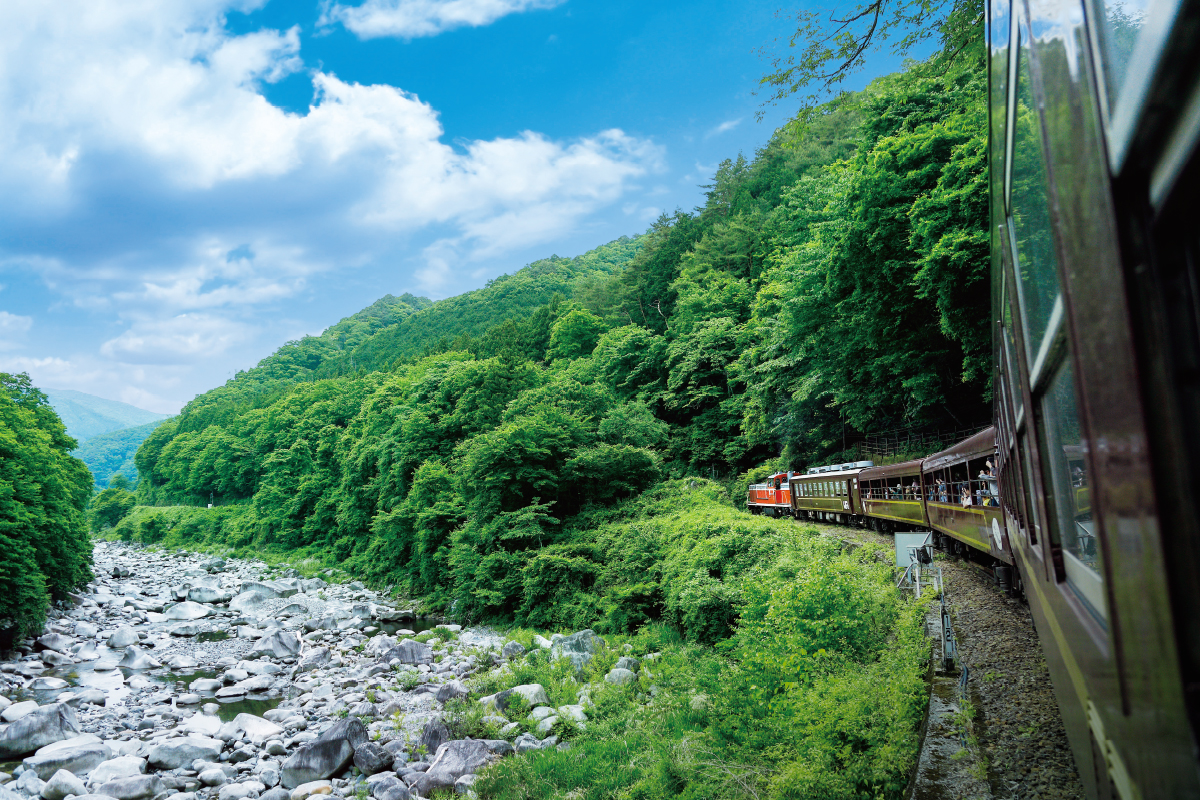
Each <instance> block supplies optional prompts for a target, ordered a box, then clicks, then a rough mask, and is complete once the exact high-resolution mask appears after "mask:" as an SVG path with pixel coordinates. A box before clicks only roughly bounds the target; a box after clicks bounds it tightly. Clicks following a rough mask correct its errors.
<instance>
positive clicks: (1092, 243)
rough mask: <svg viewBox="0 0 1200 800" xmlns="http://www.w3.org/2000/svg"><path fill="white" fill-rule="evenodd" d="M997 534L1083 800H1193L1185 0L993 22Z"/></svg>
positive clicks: (992, 14) (1194, 305) (1191, 182)
mask: <svg viewBox="0 0 1200 800" xmlns="http://www.w3.org/2000/svg"><path fill="white" fill-rule="evenodd" d="M986 10H987V13H986V25H987V29H986V41H987V44H988V49H989V57H988V84H989V86H988V90H989V97H990V102H989V104H988V105H989V126H990V128H989V131H990V137H989V138H990V141H989V159H988V160H989V166H990V176H991V181H990V207H991V223H990V229H991V236H990V238H991V255H992V276H993V280H992V292H991V294H992V305H993V313H992V316H991V325H992V334H993V335H992V340H993V352H994V362H995V366H996V372H995V379H994V387H995V399H996V403H995V415H994V416H995V420H996V424H997V445H998V453H997V455H998V458H999V463H998V466H999V478H1000V502H1001V512H1002V513H1003V515H1004V518H1005V527H1006V528H1007V531H1008V535H1009V543H1010V546H1011V548H1012V550H1013V553H1014V556H1015V559H1014V560H1015V563H1016V566H1017V568H1018V571H1019V572H1020V575H1021V578H1022V580H1023V584H1024V588H1025V595H1026V597H1027V598H1028V599H1029V605H1030V608H1031V610H1032V612H1033V616H1034V619H1035V621H1036V627H1037V632H1038V636H1039V639H1040V640H1041V644H1042V648H1043V650H1044V651H1045V653H1046V661H1047V665H1048V667H1049V670H1050V675H1051V678H1052V681H1053V684H1054V689H1055V693H1056V695H1057V696H1058V700H1059V706H1060V708H1061V710H1062V714H1063V722H1064V724H1065V726H1066V729H1067V734H1068V736H1069V738H1070V740H1071V749H1072V751H1073V752H1074V754H1075V758H1076V763H1077V764H1078V766H1079V772H1080V776H1081V778H1082V779H1083V782H1084V786H1085V789H1086V791H1087V793H1088V795H1089V796H1090V797H1093V798H1110V797H1118V798H1122V800H1134V799H1135V798H1145V800H1149V798H1159V797H1164V798H1166V797H1170V798H1185V797H1186V798H1198V797H1200V769H1198V766H1200V765H1198V762H1197V736H1198V734H1200V613H1198V612H1200V577H1198V576H1200V492H1197V491H1196V486H1197V485H1198V481H1200V464H1198V462H1197V454H1198V453H1200V312H1198V306H1200V304H1198V298H1200V236H1198V234H1197V230H1200V228H1198V227H1197V225H1196V209H1197V208H1198V207H1200V147H1198V142H1200V36H1198V35H1197V31H1198V30H1200V0H1150V1H1148V2H1141V1H1135V2H1129V3H1124V2H1121V0H1062V2H1056V3H1033V2H1028V0H989V1H988V2H987V3H986Z"/></svg>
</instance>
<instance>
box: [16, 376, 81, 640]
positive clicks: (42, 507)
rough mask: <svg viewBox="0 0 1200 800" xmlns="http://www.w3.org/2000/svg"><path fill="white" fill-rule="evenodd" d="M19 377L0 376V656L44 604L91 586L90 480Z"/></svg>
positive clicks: (36, 626) (41, 398)
mask: <svg viewBox="0 0 1200 800" xmlns="http://www.w3.org/2000/svg"><path fill="white" fill-rule="evenodd" d="M73 449H75V440H74V439H72V438H70V437H69V436H67V432H66V428H65V427H64V426H63V424H62V421H61V420H60V419H59V418H58V415H57V414H55V413H54V409H53V408H51V406H50V403H49V401H48V400H47V399H46V396H45V395H44V394H42V392H40V391H38V389H36V388H34V386H33V384H32V383H31V382H30V380H29V376H28V375H25V374H20V375H9V374H7V373H0V649H6V648H7V647H8V646H10V645H11V644H12V641H13V639H14V638H16V637H20V636H27V635H29V634H31V633H33V632H35V631H39V630H41V627H42V624H43V623H44V621H45V616H46V610H47V609H48V608H49V604H50V602H51V601H56V600H64V599H66V597H67V594H68V593H69V592H71V591H73V590H74V589H77V588H78V587H79V586H81V585H82V584H84V583H86V582H87V581H89V580H91V578H92V572H91V543H90V542H89V541H88V538H87V529H86V525H85V524H84V516H83V509H84V506H85V505H86V504H87V501H88V498H89V497H90V496H91V488H92V477H91V475H90V474H89V473H88V471H87V467H85V466H84V464H83V462H82V461H80V460H79V459H77V458H73V457H72V456H71V455H70V453H71V451H72V450H73Z"/></svg>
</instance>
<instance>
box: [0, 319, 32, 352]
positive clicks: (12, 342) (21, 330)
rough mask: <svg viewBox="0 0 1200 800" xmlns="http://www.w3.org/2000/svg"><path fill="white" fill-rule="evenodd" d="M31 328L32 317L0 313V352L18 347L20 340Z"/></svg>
mask: <svg viewBox="0 0 1200 800" xmlns="http://www.w3.org/2000/svg"><path fill="white" fill-rule="evenodd" d="M31 327H33V317H22V316H21V315H19V314H10V313H8V312H7V311H0V351H7V350H14V349H16V348H18V347H20V340H21V339H23V338H24V334H26V333H28V332H29V329H30V328H31Z"/></svg>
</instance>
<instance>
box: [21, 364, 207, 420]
mask: <svg viewBox="0 0 1200 800" xmlns="http://www.w3.org/2000/svg"><path fill="white" fill-rule="evenodd" d="M0 372H9V373H17V372H26V373H28V374H29V377H30V378H31V379H32V381H33V385H34V386H37V387H38V388H53V389H75V390H76V391H80V392H87V393H88V394H94V395H96V396H97V397H108V398H112V399H114V400H120V401H121V402H123V403H129V404H130V405H134V406H137V407H138V408H144V409H146V410H148V411H156V412H158V413H160V414H174V413H175V412H177V411H179V408H180V406H181V405H182V403H181V402H179V400H178V399H176V398H175V395H176V393H177V392H178V390H179V388H180V385H181V383H182V378H183V375H184V371H183V368H181V367H169V366H167V367H164V366H154V367H151V368H148V369H147V368H146V367H143V366H140V365H137V364H123V363H119V362H118V363H114V362H111V361H104V360H101V359H98V358H96V357H95V356H92V355H88V354H81V355H72V356H69V357H67V358H62V357H58V356H51V357H47V358H31V357H28V356H0Z"/></svg>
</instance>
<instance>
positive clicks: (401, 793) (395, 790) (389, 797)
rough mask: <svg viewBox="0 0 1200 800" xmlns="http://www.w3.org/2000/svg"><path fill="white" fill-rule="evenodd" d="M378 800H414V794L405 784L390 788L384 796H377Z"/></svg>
mask: <svg viewBox="0 0 1200 800" xmlns="http://www.w3.org/2000/svg"><path fill="white" fill-rule="evenodd" d="M377 797H378V800H412V792H410V791H409V790H408V787H407V786H405V785H404V784H400V785H398V786H389V787H388V788H387V790H386V791H384V792H383V794H380V795H377Z"/></svg>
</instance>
